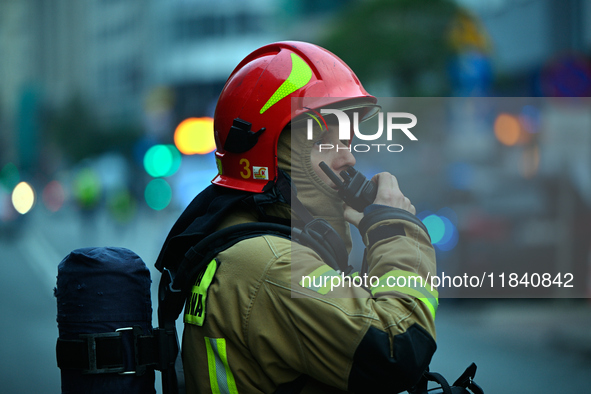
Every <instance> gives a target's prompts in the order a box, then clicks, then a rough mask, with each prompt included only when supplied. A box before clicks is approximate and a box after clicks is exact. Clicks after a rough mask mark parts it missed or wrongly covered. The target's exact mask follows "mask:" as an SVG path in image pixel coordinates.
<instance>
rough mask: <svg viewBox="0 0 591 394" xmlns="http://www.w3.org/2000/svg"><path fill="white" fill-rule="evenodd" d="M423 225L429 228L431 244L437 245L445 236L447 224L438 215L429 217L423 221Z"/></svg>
mask: <svg viewBox="0 0 591 394" xmlns="http://www.w3.org/2000/svg"><path fill="white" fill-rule="evenodd" d="M423 224H424V225H425V227H427V231H429V235H430V236H431V243H432V244H434V245H436V244H437V243H438V242H439V241H441V239H442V238H443V236H444V235H445V223H444V222H443V220H441V218H440V217H439V216H437V215H429V216H427V217H426V218H425V219H423Z"/></svg>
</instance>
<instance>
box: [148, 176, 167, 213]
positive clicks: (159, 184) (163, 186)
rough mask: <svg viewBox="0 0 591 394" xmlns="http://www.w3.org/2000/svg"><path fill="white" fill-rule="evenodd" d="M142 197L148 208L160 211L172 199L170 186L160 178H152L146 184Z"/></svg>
mask: <svg viewBox="0 0 591 394" xmlns="http://www.w3.org/2000/svg"><path fill="white" fill-rule="evenodd" d="M144 198H145V199H146V203H147V204H148V206H149V207H150V208H152V209H153V210H155V211H160V210H162V209H164V208H166V207H167V206H168V204H170V201H171V200H172V188H171V187H170V185H169V184H168V182H166V181H165V180H164V179H162V178H158V179H153V180H151V181H150V183H148V185H147V186H146V189H145V191H144Z"/></svg>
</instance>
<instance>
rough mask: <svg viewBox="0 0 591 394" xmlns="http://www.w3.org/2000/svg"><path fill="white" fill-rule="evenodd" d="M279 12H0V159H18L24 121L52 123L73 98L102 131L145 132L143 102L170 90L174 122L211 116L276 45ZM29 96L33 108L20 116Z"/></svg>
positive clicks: (232, 3)
mask: <svg viewBox="0 0 591 394" xmlns="http://www.w3.org/2000/svg"><path fill="white" fill-rule="evenodd" d="M276 4H277V3H276V2H273V1H270V0H249V1H240V0H223V1H217V2H213V3H212V2H209V1H205V0H173V1H159V0H53V1H43V0H18V1H17V0H5V1H2V2H0V59H2V60H1V61H0V122H2V123H0V124H2V131H0V139H1V141H2V142H3V144H2V145H3V146H4V147H5V150H6V151H7V153H5V154H6V155H12V156H18V155H19V150H18V149H17V145H18V139H19V138H20V137H19V135H20V134H21V132H22V130H21V129H19V118H20V117H28V116H31V115H32V113H33V112H34V113H35V116H37V115H38V116H41V115H43V114H47V113H48V112H49V113H51V111H55V110H59V109H61V108H63V107H64V106H65V105H66V104H67V103H68V102H69V101H71V100H72V99H74V98H76V99H79V100H81V101H82V102H84V103H85V105H87V106H89V107H90V108H91V111H92V112H93V114H94V115H96V116H97V118H98V119H99V121H100V122H103V123H104V124H105V125H107V126H113V125H118V124H121V123H136V124H141V123H142V122H144V120H145V119H144V118H145V110H146V97H149V96H150V93H151V92H152V91H153V90H154V88H155V87H169V88H171V90H172V91H173V93H174V94H173V96H174V102H175V103H176V104H175V105H176V107H175V114H176V116H175V117H176V118H181V117H186V116H199V115H205V114H208V113H211V108H212V106H213V102H214V101H215V99H216V98H217V95H218V94H219V91H220V90H221V87H222V86H223V83H224V82H225V80H226V78H227V77H228V75H229V73H230V72H231V70H232V68H233V67H234V66H235V65H236V64H237V63H238V62H239V61H240V60H241V59H242V58H243V57H244V56H245V55H246V54H247V53H249V52H250V51H251V50H252V49H253V48H256V47H258V46H260V45H263V44H266V43H269V42H272V41H274V40H276V39H277V35H276V33H275V31H276V29H275V26H276V24H277V23H278V20H277V11H278V10H277V8H276ZM32 90H34V92H35V103H34V105H31V104H29V105H25V107H26V108H22V107H23V103H22V102H23V97H25V96H27V95H28V96H27V97H30V96H31V94H32V93H30V92H31V91H32ZM29 101H30V100H29ZM23 111H24V112H23ZM21 123H22V122H21ZM36 126H37V129H36V130H33V131H32V134H33V135H32V137H31V138H38V137H39V133H42V130H41V128H42V126H43V125H41V124H38V125H36ZM6 147H8V148H6ZM16 159H18V158H17V157H14V158H12V159H11V160H16Z"/></svg>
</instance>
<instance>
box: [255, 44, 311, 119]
mask: <svg viewBox="0 0 591 394" xmlns="http://www.w3.org/2000/svg"><path fill="white" fill-rule="evenodd" d="M311 78H312V69H311V68H310V66H308V65H307V64H306V62H305V61H304V60H303V59H302V58H301V57H299V56H298V55H296V54H295V53H292V54H291V72H290V73H289V76H288V77H287V79H286V80H285V81H283V83H282V84H281V86H279V89H277V90H276V91H275V93H273V95H272V96H271V98H270V99H269V101H267V102H266V103H265V105H263V108H261V115H262V114H263V113H264V112H265V111H266V110H268V109H269V108H271V107H272V106H273V105H275V103H277V102H278V101H279V100H281V99H282V98H284V97H287V96H289V95H290V94H292V93H293V92H295V91H296V90H298V89H301V88H303V87H304V86H306V84H307V83H308V82H310V79H311Z"/></svg>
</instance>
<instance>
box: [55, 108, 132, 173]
mask: <svg viewBox="0 0 591 394" xmlns="http://www.w3.org/2000/svg"><path fill="white" fill-rule="evenodd" d="M140 135H141V128H140V127H139V126H136V125H117V126H112V127H105V126H103V125H101V124H100V123H99V122H98V120H97V116H96V114H94V113H93V112H92V110H91V108H90V107H89V106H88V105H86V103H85V102H84V101H83V100H82V99H81V98H80V97H73V98H72V99H71V100H70V102H69V103H68V104H67V105H66V106H65V107H64V108H63V109H61V110H58V111H55V112H54V113H53V114H52V116H50V120H49V137H50V140H51V142H53V143H55V144H56V145H57V146H58V147H59V148H60V149H61V150H62V151H63V153H64V155H65V156H66V157H67V158H68V159H69V160H70V161H71V162H72V163H76V162H78V161H80V160H82V159H85V158H88V157H91V156H96V155H99V154H101V153H104V152H108V151H118V152H121V153H122V154H124V155H125V156H126V157H131V156H132V148H133V144H134V143H135V142H136V141H137V140H138V138H139V137H140Z"/></svg>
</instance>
